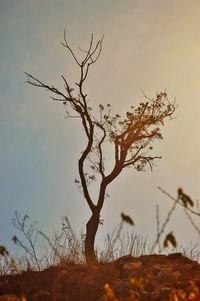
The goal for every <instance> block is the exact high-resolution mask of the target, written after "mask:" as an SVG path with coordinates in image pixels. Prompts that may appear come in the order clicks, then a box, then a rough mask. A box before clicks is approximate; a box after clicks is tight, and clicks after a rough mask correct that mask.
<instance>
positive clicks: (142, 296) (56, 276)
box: [0, 253, 200, 301]
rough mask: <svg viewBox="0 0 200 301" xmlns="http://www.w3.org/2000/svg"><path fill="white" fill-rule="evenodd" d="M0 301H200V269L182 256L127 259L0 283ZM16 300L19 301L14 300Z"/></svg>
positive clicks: (25, 275) (53, 269) (63, 268)
mask: <svg viewBox="0 0 200 301" xmlns="http://www.w3.org/2000/svg"><path fill="white" fill-rule="evenodd" d="M0 296H1V297H0V301H1V300H7V301H9V300H10V301H20V300H21V301H25V300H28V301H29V300H30V301H40V300H41V301H111V300H112V301H135V300H141V301H147V300H148V301H151V300H152V301H153V300H154V301H156V300H158V301H159V300H162V301H164V300H173V301H178V300H194V301H200V265H199V264H198V263H197V262H196V261H192V260H190V259H188V258H186V257H183V256H182V255H181V254H180V253H175V254H171V255H168V256H165V255H144V256H140V257H137V258H135V257H132V256H124V257H121V258H119V259H117V260H115V261H113V262H110V263H104V264H99V265H97V266H88V265H81V264H72V263H71V264H69V263H68V264H65V265H62V266H60V267H51V268H49V269H46V270H44V271H41V272H36V271H27V272H23V273H21V274H18V275H7V276H2V277H0ZM14 298H15V299H14Z"/></svg>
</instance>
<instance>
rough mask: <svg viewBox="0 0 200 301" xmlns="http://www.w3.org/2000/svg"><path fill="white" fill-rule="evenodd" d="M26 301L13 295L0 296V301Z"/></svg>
mask: <svg viewBox="0 0 200 301" xmlns="http://www.w3.org/2000/svg"><path fill="white" fill-rule="evenodd" d="M21 300H22V301H26V299H25V298H24V297H22V299H21V298H20V297H17V296H16V295H13V294H6V295H2V296H0V301H21Z"/></svg>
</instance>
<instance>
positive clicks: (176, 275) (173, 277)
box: [156, 268, 181, 282]
mask: <svg viewBox="0 0 200 301" xmlns="http://www.w3.org/2000/svg"><path fill="white" fill-rule="evenodd" d="M180 277H181V273H180V272H179V271H173V269H172V268H164V269H162V270H160V272H159V273H158V274H157V277H156V278H157V279H158V280H160V281H169V282H175V281H177V280H179V279H180Z"/></svg>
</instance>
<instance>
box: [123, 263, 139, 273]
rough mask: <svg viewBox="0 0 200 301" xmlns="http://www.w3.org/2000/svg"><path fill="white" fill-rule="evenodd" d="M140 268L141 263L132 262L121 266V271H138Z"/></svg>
mask: <svg viewBox="0 0 200 301" xmlns="http://www.w3.org/2000/svg"><path fill="white" fill-rule="evenodd" d="M141 268H142V262H141V261H133V262H129V263H126V264H124V265H123V270H128V271H130V270H139V269H141Z"/></svg>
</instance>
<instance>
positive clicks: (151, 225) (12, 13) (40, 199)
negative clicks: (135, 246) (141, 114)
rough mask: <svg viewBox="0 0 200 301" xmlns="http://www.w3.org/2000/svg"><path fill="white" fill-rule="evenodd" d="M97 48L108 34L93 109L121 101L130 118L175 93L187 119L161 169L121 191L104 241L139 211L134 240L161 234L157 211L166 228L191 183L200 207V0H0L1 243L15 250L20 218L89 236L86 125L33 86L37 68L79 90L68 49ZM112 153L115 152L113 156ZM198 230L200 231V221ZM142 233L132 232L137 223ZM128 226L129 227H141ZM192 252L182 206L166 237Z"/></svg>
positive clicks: (108, 209)
mask: <svg viewBox="0 0 200 301" xmlns="http://www.w3.org/2000/svg"><path fill="white" fill-rule="evenodd" d="M64 28H65V29H66V32H67V37H68V41H69V43H70V45H71V46H72V47H73V49H74V50H75V51H78V48H77V47H78V46H80V47H82V48H85V47H87V45H88V43H89V41H90V37H91V34H92V33H93V34H94V36H95V38H96V40H98V39H99V38H100V37H101V36H102V34H105V38H104V42H103V50H102V53H101V57H100V59H99V60H98V62H97V63H96V64H95V66H93V68H92V70H91V72H90V74H89V76H88V79H87V85H86V90H87V94H88V97H89V99H90V100H91V103H92V104H93V107H94V108H95V107H98V104H100V103H102V104H107V103H110V104H111V105H112V107H113V110H114V111H115V112H116V113H119V114H121V115H122V114H125V112H126V111H127V110H128V109H129V108H130V106H131V105H136V104H137V103H139V102H140V101H141V100H143V96H142V93H141V89H142V90H143V91H144V92H145V94H146V95H148V96H149V97H154V96H155V95H156V92H157V91H164V90H165V89H166V91H167V93H168V96H169V98H170V99H171V100H174V98H176V101H177V103H178V108H177V110H176V113H175V115H176V118H175V119H174V120H172V121H169V122H167V123H166V125H165V127H164V128H163V129H162V133H163V136H164V139H163V140H162V141H160V142H155V144H154V150H153V154H155V155H161V156H162V159H161V160H159V161H157V162H156V165H157V166H156V167H155V168H154V170H153V172H151V171H150V170H147V171H146V172H145V173H138V172H136V171H135V170H134V169H128V170H126V171H124V172H123V173H122V174H121V175H120V176H119V177H118V178H117V179H116V181H115V182H114V183H113V184H112V185H111V186H110V187H109V189H108V193H109V195H110V198H108V199H106V201H105V205H104V208H103V210H102V215H101V217H102V218H103V220H104V225H103V226H101V227H100V229H99V232H98V235H97V240H96V241H97V244H99V245H102V244H103V241H104V237H105V236H106V234H107V233H108V232H112V230H113V229H114V227H115V226H116V225H117V224H118V223H119V222H120V214H121V212H125V213H127V214H129V215H130V216H131V217H132V218H133V220H134V222H135V226H134V229H133V230H134V232H135V233H141V234H142V235H144V236H145V235H148V236H149V237H150V239H153V238H155V233H156V213H155V206H156V204H158V205H159V207H160V222H161V223H162V221H164V219H165V217H166V215H167V212H168V211H169V209H170V208H171V205H172V201H171V200H170V199H169V198H168V197H167V196H166V195H164V194H163V193H161V192H160V191H159V190H158V188H157V187H158V186H161V187H162V188H163V189H165V190H166V191H167V192H168V193H170V194H171V195H173V196H175V197H176V195H177V189H178V187H182V188H183V189H184V191H185V192H186V193H187V194H189V195H190V196H191V197H192V198H193V200H194V201H196V200H199V194H200V189H199V179H200V160H199V154H200V136H199V114H200V89H199V81H200V59H199V53H200V40H199V32H200V2H199V1H198V0H191V1H187V0H176V1H174V0H168V1H162V0H140V1H139V0H124V1H119V0H101V1H97V0H85V1H84V4H83V1H81V0H73V1H72V0H42V1H41V0H40V1H39V0H34V1H26V0H16V1H12V0H1V1H0V41H1V46H0V64H1V68H0V91H1V93H0V98H1V99H0V141H1V144H0V145H1V146H0V191H1V200H0V244H5V245H7V246H8V247H9V248H10V250H12V247H13V245H12V242H11V238H12V236H13V234H17V232H16V230H15V229H14V228H13V226H12V217H13V216H14V212H15V210H17V211H18V212H20V213H21V214H25V213H27V214H29V216H30V217H31V220H33V221H34V220H37V222H38V224H39V228H40V229H41V230H42V231H44V232H45V233H47V234H48V235H50V234H51V233H52V231H53V229H59V228H60V227H61V218H62V216H68V218H69V220H70V221H71V224H72V227H73V229H74V230H75V232H77V233H78V232H79V231H80V230H81V229H82V228H83V229H84V228H85V225H86V223H87V220H88V218H89V216H90V211H89V209H88V207H87V204H86V202H85V200H84V199H83V197H82V196H81V195H80V193H79V191H78V190H77V188H76V186H75V184H74V179H75V178H77V177H78V170H77V160H78V158H79V156H80V153H81V151H82V150H83V147H84V142H85V140H84V135H83V131H82V129H81V124H80V123H79V121H78V120H72V119H67V118H66V116H65V112H64V110H63V107H62V105H59V104H58V103H54V102H52V101H51V100H50V98H49V94H48V93H47V92H46V91H42V90H40V89H37V88H34V87H32V86H30V85H28V84H27V83H26V82H25V80H26V78H25V75H24V72H29V73H31V74H33V75H35V76H36V77H38V78H40V79H42V80H44V81H46V82H47V83H49V84H54V85H55V86H57V87H59V88H61V89H62V81H61V77H60V76H61V74H64V75H65V76H66V77H67V78H68V79H69V81H70V82H71V83H72V84H73V83H74V82H75V81H76V80H77V78H78V74H79V73H78V72H79V70H78V68H77V66H76V64H75V63H74V62H73V60H72V58H71V57H70V55H69V54H68V53H67V52H66V49H65V48H64V47H62V45H61V42H62V41H63V31H64ZM111 156H112V154H111V153H110V152H108V154H107V158H108V160H109V157H111ZM197 224H198V225H200V224H199V222H198V220H197ZM129 228H130V227H129ZM129 228H128V227H127V230H128V229H129ZM171 230H173V231H174V233H175V235H176V237H177V240H178V242H179V243H180V244H181V245H184V246H188V245H189V244H190V243H195V242H197V240H198V239H199V237H198V234H197V233H196V232H195V230H194V228H193V227H192V226H191V225H190V223H189V222H188V220H187V218H186V217H185V215H184V214H183V213H182V210H177V211H176V213H175V215H174V217H173V218H172V220H171V222H170V224H169V225H168V227H167V229H166V231H168V232H169V231H171Z"/></svg>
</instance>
